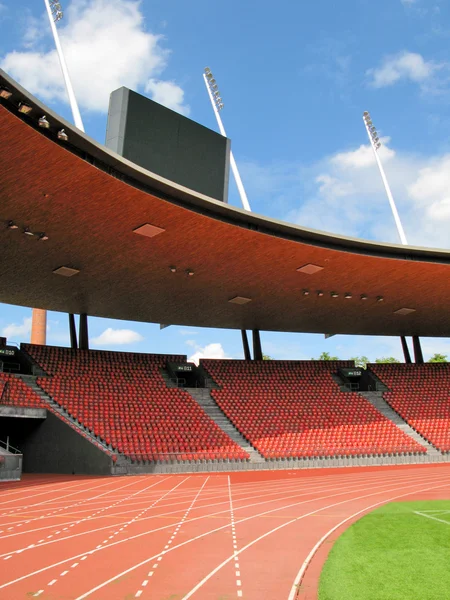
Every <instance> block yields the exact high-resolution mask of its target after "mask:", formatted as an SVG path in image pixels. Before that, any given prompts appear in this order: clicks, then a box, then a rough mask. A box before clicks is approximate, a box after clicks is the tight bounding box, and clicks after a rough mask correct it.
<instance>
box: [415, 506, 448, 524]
mask: <svg viewBox="0 0 450 600" xmlns="http://www.w3.org/2000/svg"><path fill="white" fill-rule="evenodd" d="M413 512H414V513H415V514H416V515H420V516H421V517H426V518H427V519H431V520H432V521H438V522H439V523H445V525H450V522H449V521H446V520H445V519H438V518H437V517H432V516H431V515H427V514H425V513H422V512H420V511H418V510H413Z"/></svg>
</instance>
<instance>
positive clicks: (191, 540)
mask: <svg viewBox="0 0 450 600" xmlns="http://www.w3.org/2000/svg"><path fill="white" fill-rule="evenodd" d="M374 475H377V478H376V479H375V480H374V481H372V482H371V483H373V484H376V485H379V484H380V482H381V483H382V482H383V481H385V477H384V478H382V479H378V473H374ZM395 475H397V474H395ZM405 477H407V478H408V479H416V478H417V474H416V473H415V474H413V475H410V476H409V475H408V471H406V474H405V476H404V477H403V478H400V479H404V478H405ZM436 477H438V479H440V478H441V477H442V473H441V472H439V473H437V474H436V475H434V478H436ZM349 478H350V475H345V476H341V480H342V482H343V484H344V482H345V486H346V488H347V489H346V491H345V492H342V494H345V493H350V491H349V490H348V487H349V485H352V484H351V482H349ZM315 479H317V480H319V478H315ZM359 480H360V478H359V477H358V481H359ZM398 480H399V477H398V476H397V477H396V481H398ZM263 484H264V482H261V485H263ZM385 484H386V485H390V483H387V482H385ZM322 485H323V484H322ZM356 485H358V486H361V485H367V478H366V480H365V481H361V483H357V484H356ZM331 489H336V484H334V485H333V486H332V488H331ZM322 491H325V490H322ZM355 491H356V490H355ZM316 492H317V490H316ZM311 493H313V491H310V492H305V494H303V495H310V494H311ZM342 494H333V495H331V496H325V497H322V499H323V498H328V497H332V496H337V495H342ZM292 497H295V495H293V496H292ZM319 499H320V498H319ZM280 500H282V499H280ZM316 500H317V497H315V498H312V499H310V500H304V501H302V502H296V503H293V504H290V505H285V506H281V507H277V508H276V509H272V510H269V511H264V512H262V513H258V514H255V515H252V516H250V517H246V518H244V519H241V520H240V521H237V522H238V523H242V522H244V521H247V520H249V519H253V518H257V517H259V516H262V515H265V514H269V513H272V512H276V511H278V510H284V509H286V508H290V507H292V506H298V505H299V504H304V503H307V502H312V501H316ZM273 501H275V500H273ZM267 502H271V501H267ZM265 503H266V501H264V502H260V503H258V502H256V503H253V504H248V505H245V506H242V507H240V509H244V508H251V507H253V506H258V505H260V504H265ZM222 512H227V511H220V512H218V513H213V515H214V514H221V513H222ZM211 516H212V515H211V513H209V514H208V515H204V516H202V517H195V518H193V519H190V520H189V523H192V522H193V521H197V520H201V519H206V518H210V517H211ZM169 527H173V524H170V525H165V526H163V527H158V528H156V529H154V530H150V531H147V532H144V533H141V534H137V535H135V536H132V537H130V538H126V539H124V540H120V541H117V542H114V543H113V544H110V545H109V547H112V546H113V545H117V544H121V543H124V542H127V541H130V540H132V539H136V538H140V537H142V536H145V535H149V534H151V533H154V532H156V531H161V530H162V529H167V528H169ZM226 527H228V525H225V526H222V527H218V528H215V529H212V530H210V531H209V532H206V533H205V534H201V535H200V536H196V537H195V538H192V539H190V540H187V541H186V542H184V543H183V544H179V545H178V546H174V547H172V548H171V550H175V549H177V548H179V547H181V546H184V545H186V544H187V543H190V542H193V541H196V540H197V539H199V538H202V537H205V536H207V535H210V534H213V533H215V532H217V531H220V530H222V529H224V528H226ZM73 537H76V536H73ZM43 545H45V544H43ZM85 554H86V553H85V552H83V553H81V554H77V555H75V556H71V557H69V558H67V559H64V560H61V561H59V562H57V563H53V564H51V565H48V566H46V567H43V568H41V569H38V570H37V571H33V572H31V573H27V574H26V575H22V576H21V577H18V578H17V579H14V580H12V581H8V582H6V583H4V584H2V585H0V589H2V588H5V587H9V586H10V585H13V584H15V583H18V582H19V581H23V580H24V579H28V578H29V577H32V576H33V575H37V574H39V573H42V572H45V571H47V570H49V569H52V568H54V567H58V566H60V565H62V564H65V563H67V562H70V561H72V560H76V559H79V558H80V557H81V556H84V555H85ZM157 556H159V555H158V554H156V555H154V556H153V557H151V558H150V559H148V560H146V561H144V562H143V563H139V564H138V565H135V566H134V567H132V568H131V569H130V570H133V569H135V568H137V567H139V566H141V564H145V563H146V562H149V560H153V559H154V558H156V557H157ZM119 576H120V575H118V576H116V577H115V578H113V579H112V580H111V581H113V580H114V579H117V577H119ZM107 583H109V581H108V582H106V583H105V584H104V585H106V584H107Z"/></svg>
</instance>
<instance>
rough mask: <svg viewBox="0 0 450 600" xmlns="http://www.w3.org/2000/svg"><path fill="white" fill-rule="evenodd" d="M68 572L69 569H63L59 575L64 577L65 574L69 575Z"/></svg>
mask: <svg viewBox="0 0 450 600" xmlns="http://www.w3.org/2000/svg"><path fill="white" fill-rule="evenodd" d="M68 572H69V571H63V572H62V573H60V575H59V576H60V577H64V575H67V573H68Z"/></svg>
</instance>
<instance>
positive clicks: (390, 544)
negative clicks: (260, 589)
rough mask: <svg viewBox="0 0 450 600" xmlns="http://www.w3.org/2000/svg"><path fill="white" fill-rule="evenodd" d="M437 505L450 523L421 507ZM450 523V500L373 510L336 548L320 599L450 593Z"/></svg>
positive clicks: (397, 599) (425, 597)
mask: <svg viewBox="0 0 450 600" xmlns="http://www.w3.org/2000/svg"><path fill="white" fill-rule="evenodd" d="M434 510H439V511H441V512H439V519H440V520H441V521H444V523H442V522H439V521H434V520H432V519H428V518H427V517H424V516H421V515H418V514H416V512H415V511H420V512H424V511H434ZM425 514H427V513H425ZM431 514H433V513H431ZM446 523H448V525H446ZM449 525H450V502H449V501H448V500H446V501H445V500H441V501H434V502H433V501H427V502H392V503H391V504H387V505H385V506H383V507H382V508H379V509H377V510H375V511H373V512H371V513H369V514H368V515H366V516H364V517H363V518H362V519H360V520H359V521H357V522H356V523H354V524H353V525H352V526H351V527H349V528H348V529H347V530H346V531H344V533H343V534H342V535H341V536H340V537H339V538H338V540H337V541H336V543H335V544H334V546H333V548H332V549H331V552H330V554H329V557H328V559H327V561H326V563H325V565H324V568H323V570H322V574H321V577H320V587H319V600H418V599H419V598H420V600H440V599H441V598H442V600H444V598H449V597H450V595H449V590H450V569H449V568H448V565H449V564H450V536H449V534H448V531H449V527H448V526H449Z"/></svg>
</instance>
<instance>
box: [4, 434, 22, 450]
mask: <svg viewBox="0 0 450 600" xmlns="http://www.w3.org/2000/svg"><path fill="white" fill-rule="evenodd" d="M0 446H3V448H4V449H5V450H6V451H7V452H11V454H22V452H21V451H20V450H19V449H18V448H15V447H14V446H11V444H10V443H9V438H6V442H4V441H3V440H0Z"/></svg>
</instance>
